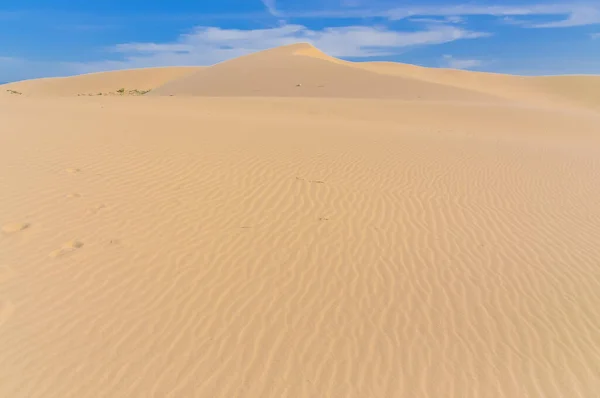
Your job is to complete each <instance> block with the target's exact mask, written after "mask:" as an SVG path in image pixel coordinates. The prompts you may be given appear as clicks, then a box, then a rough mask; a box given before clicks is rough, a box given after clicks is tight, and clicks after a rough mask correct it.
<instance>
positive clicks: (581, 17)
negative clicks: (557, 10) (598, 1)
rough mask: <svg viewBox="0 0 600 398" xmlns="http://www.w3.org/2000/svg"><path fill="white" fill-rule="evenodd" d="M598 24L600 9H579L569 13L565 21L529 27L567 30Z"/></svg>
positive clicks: (599, 21)
mask: <svg viewBox="0 0 600 398" xmlns="http://www.w3.org/2000/svg"><path fill="white" fill-rule="evenodd" d="M598 23H600V7H579V8H576V9H574V10H572V11H571V13H570V14H569V16H568V17H567V18H566V19H563V20H561V21H555V22H547V23H541V24H534V25H531V26H532V27H534V28H568V27H572V26H584V25H594V24H598Z"/></svg>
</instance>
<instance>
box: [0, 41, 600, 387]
mask: <svg viewBox="0 0 600 398" xmlns="http://www.w3.org/2000/svg"><path fill="white" fill-rule="evenodd" d="M289 50H290V48H289V47H288V48H284V49H280V50H274V51H273V52H267V53H261V54H259V55H257V56H256V57H253V56H249V57H246V58H243V59H239V60H237V61H235V62H239V64H237V65H238V66H239V65H244V66H245V67H248V74H249V76H252V77H253V78H255V79H258V78H259V77H260V78H261V79H265V81H264V82H263V85H262V86H261V87H263V88H265V87H266V88H268V89H269V90H270V91H268V92H269V93H271V94H270V95H280V96H281V95H284V94H286V93H288V92H290V95H291V92H292V91H293V90H296V87H295V86H293V87H291V88H290V89H289V90H291V91H288V89H287V88H285V89H284V88H281V86H278V85H275V84H272V81H271V80H268V79H267V76H269V74H268V73H266V74H265V73H264V71H265V70H269V68H272V67H273V66H272V65H273V64H268V65H266V66H261V64H260V63H261V62H265V61H266V60H271V61H272V62H273V63H274V64H276V65H283V66H285V68H288V69H285V68H284V70H283V71H282V73H281V75H280V76H279V77H277V76H275V77H274V79H275V81H276V82H279V83H281V84H283V83H285V84H288V83H292V82H294V81H293V80H292V79H291V77H290V76H292V75H293V74H294V73H297V72H298V65H302V67H303V68H304V67H305V68H306V74H305V75H303V76H304V77H305V80H304V82H305V84H303V85H302V86H301V87H300V88H299V89H304V88H307V91H309V90H313V89H312V88H311V84H317V83H318V82H323V81H324V82H325V84H326V85H330V86H331V87H338V88H339V90H340V91H336V92H334V90H333V89H332V91H330V92H329V93H331V95H332V96H333V94H336V93H337V96H338V97H337V98H292V97H288V98H268V97H267V98H233V97H227V95H239V96H243V95H245V94H244V93H246V94H247V93H248V92H249V91H248V90H249V89H251V88H252V87H254V86H253V84H254V83H252V84H251V83H246V82H244V81H243V80H235V79H237V78H234V72H235V73H238V72H239V70H238V69H237V68H236V67H235V65H236V64H235V63H234V61H231V63H229V62H228V63H223V64H219V65H217V66H215V67H214V69H213V67H211V68H208V69H207V70H205V71H202V73H203V72H208V71H211V70H212V71H211V72H209V73H212V74H213V75H211V76H213V77H214V78H215V79H216V77H219V79H225V78H228V76H231V79H233V80H232V82H230V83H227V82H226V81H219V82H217V83H218V85H220V86H218V85H217V83H215V85H208V83H209V82H208V80H203V79H205V78H204V77H201V76H202V75H201V73H197V74H193V75H189V77H187V78H183V79H185V80H187V79H189V81H188V83H189V84H190V85H191V86H193V89H194V90H197V89H198V88H199V87H201V86H200V85H195V84H196V83H202V85H204V84H207V85H208V86H204V87H211V90H212V89H214V90H217V89H218V87H221V88H222V89H223V90H225V89H227V90H225V91H224V94H223V95H222V96H220V97H219V98H208V97H203V96H192V97H189V96H184V95H180V94H176V96H175V97H168V96H167V97H164V96H161V95H155V96H150V95H147V96H143V97H115V96H93V97H88V96H83V97H77V96H75V97H73V96H67V94H61V93H67V92H68V91H67V90H64V89H63V88H60V86H61V84H63V83H65V82H68V83H69V84H68V86H70V85H72V86H73V87H75V86H76V84H71V80H69V79H70V78H67V79H64V80H58V82H60V84H59V83H56V86H55V88H53V89H52V90H49V91H42V90H41V89H40V91H39V93H41V92H44V93H46V94H44V95H42V94H40V95H36V94H25V95H16V94H8V93H6V92H5V94H3V95H2V96H1V97H0V120H2V127H3V128H2V130H0V192H1V195H0V353H2V361H1V362H0V397H11V398H42V397H43V398H71V397H73V398H75V397H77V398H83V397H90V398H91V397H94V398H95V397H127V398H131V397H133V398H137V397H140V398H141V397H144V398H146V397H250V398H252V397H257V398H258V397H261V398H265V397H277V398H280V397H311V398H312V397H340V398H363V397H394V398H395V397H399V398H403V397H407V398H408V397H410V398H412V397H457V398H458V397H460V398H464V397H473V398H481V397H490V398H491V397H493V398H497V397H500V398H502V397H506V398H525V397H544V398H564V397H583V398H588V397H595V396H597V394H598V391H599V390H600V375H599V373H598V364H599V363H600V346H599V345H598V343H597V342H598V341H600V265H599V262H598V259H600V246H599V245H598V241H600V232H599V231H600V202H599V201H598V198H599V197H600V184H598V179H599V178H600V149H599V148H600V113H598V112H595V111H593V110H590V109H591V106H592V105H593V104H594V101H595V100H594V97H593V95H591V96H590V93H589V92H587V91H586V90H587V85H585V84H584V83H583V82H587V81H591V80H590V79H588V78H587V77H586V78H581V79H582V80H580V78H571V77H568V78H548V80H545V79H546V78H540V79H539V80H536V81H539V82H540V83H539V84H540V87H542V88H539V90H540V91H535V90H536V89H535V88H534V87H532V86H530V85H529V84H530V83H526V84H525V83H524V87H526V89H524V91H526V93H527V94H522V95H521V94H518V93H516V92H513V93H512V94H503V92H502V90H501V88H502V87H501V86H502V84H500V82H501V80H502V79H504V78H505V79H508V80H511V79H512V78H511V77H501V76H500V77H494V76H487V75H479V74H477V75H473V74H470V73H469V72H456V71H437V72H439V74H438V77H435V76H434V77H435V79H438V80H435V79H434V77H432V76H429V75H428V74H429V73H431V74H434V71H430V70H426V71H425V72H422V73H420V72H419V69H418V68H417V69H413V68H412V67H408V66H402V65H379V64H378V65H366V64H365V65H362V66H361V67H366V68H371V67H376V68H379V69H383V68H388V67H389V68H392V69H393V68H399V69H398V70H402V69H404V70H406V71H405V72H403V74H401V76H399V79H400V80H398V81H402V82H404V83H405V84H406V86H404V87H408V88H410V90H408V91H407V92H406V93H401V94H397V95H398V97H399V99H390V98H389V97H391V96H392V93H391V91H385V90H384V88H383V86H381V87H379V86H378V87H379V88H378V89H377V90H374V89H373V88H369V85H370V84H373V85H377V84H380V82H383V81H386V82H388V81H390V79H396V78H397V77H394V76H390V75H391V74H394V73H398V72H397V71H395V70H394V71H391V72H390V71H382V70H379V71H366V70H360V69H359V68H358V67H356V66H348V65H346V64H345V63H344V61H339V60H335V59H334V60H331V59H329V58H328V57H327V56H326V55H324V54H322V53H319V52H318V51H315V50H313V49H311V48H309V47H306V46H298V47H296V48H295V49H294V53H296V52H298V51H299V52H298V53H296V54H295V55H290V52H289ZM291 57H296V58H297V59H299V60H300V61H298V62H300V64H297V63H296V60H295V59H296V58H294V60H293V61H292V60H290V58H291ZM232 63H234V65H233V66H231V65H232ZM288 72H293V73H288ZM417 72H419V73H417ZM130 73H131V75H132V76H133V75H135V73H134V72H133V71H132V72H130ZM142 73H146V72H142ZM186 73H187V72H186ZM338 73H339V74H341V75H343V76H352V77H353V78H355V79H357V80H356V81H354V82H353V83H352V84H351V85H350V86H341V83H342V82H341V80H339V79H338V77H337V76H336V74H338ZM102 76H104V77H107V79H106V81H104V80H103V79H102V78H101V77H102ZM114 76H116V75H111V74H104V75H96V76H95V77H94V78H97V79H98V81H97V82H96V83H94V84H97V85H96V86H94V87H100V86H102V87H107V88H108V87H111V85H112V84H114V83H112V82H111V81H112V80H111V79H112V78H113V77H114ZM373 76H375V77H373ZM443 76H447V77H444V78H443V79H442V77H443ZM460 76H464V87H465V89H462V88H461V87H460V81H459V77H460ZM108 77H111V78H110V79H108ZM82 78H83V79H85V77H82ZM496 78H497V79H499V80H497V81H495V82H494V79H496ZM75 79H76V78H75ZM311 79H312V80H311ZM321 79H325V80H321ZM328 79H331V80H328ZM379 79H382V80H379ZM470 79H472V80H470ZM515 79H517V78H515ZM572 79H575V80H572ZM525 80H527V82H529V79H525ZM183 81H184V80H181V81H178V79H175V80H173V83H172V84H171V83H169V84H167V85H165V86H164V87H162V88H160V89H157V90H156V91H157V92H158V94H161V93H165V94H166V93H167V92H168V91H169V90H174V91H173V92H177V93H179V89H180V87H181V89H183V86H182V85H181V84H182V82H183ZM330 81H331V82H332V83H331V84H329V82H330ZM515 81H516V80H515ZM121 82H122V81H121ZM476 82H480V83H481V85H483V84H484V83H485V82H487V83H485V84H489V87H492V86H494V85H497V86H494V88H493V89H492V88H488V89H485V90H483V88H481V87H479V85H480V84H479V83H476ZM226 83H227V84H226ZM258 83H260V82H258ZM279 83H278V84H279ZM404 83H403V84H404ZM571 83H573V84H571ZM579 83H581V85H578V84H579ZM27 84H31V85H32V86H31V87H33V86H35V82H30V83H27ZM44 84H45V83H44ZM53 84H54V83H53ZM338 84H339V85H338ZM511 84H514V85H515V86H514V87H515V89H516V87H517V83H511ZM123 85H124V86H126V87H129V85H126V84H123ZM132 85H133V83H132ZM194 85H195V86H194ZM240 85H241V86H240ZM454 85H457V86H458V87H455V86H454ZM306 86H308V87H306ZM90 87H91V86H90ZM148 87H150V86H148ZM148 87H147V88H148ZM59 88H60V89H59ZM363 88H364V90H365V91H364V92H361V90H362V89H363ZM543 89H544V90H545V89H548V90H555V92H557V93H558V94H557V96H556V97H552V98H555V101H554V102H553V101H552V100H551V99H550V98H551V97H548V98H546V100H545V102H544V101H542V99H543V98H542V97H539V96H538V95H541V94H538V93H542V92H543ZM316 90H317V88H314V91H316ZM477 90H483V91H480V92H478V91H477ZM511 90H512V89H511ZM527 90H531V91H527ZM73 92H74V91H73ZM417 92H419V93H424V94H423V95H425V97H426V98H427V99H432V100H431V101H425V100H419V101H417V100H414V101H413V100H412V98H413V96H414V94H415V93H417ZM507 92H508V91H507ZM195 93H196V91H193V90H192V92H190V94H195ZM216 93H217V94H218V91H216ZM361 93H362V94H361ZM381 93H384V94H385V95H382V94H381ZM505 93H506V92H505ZM58 94H60V95H58ZM182 94H183V93H182ZM263 94H264V92H263ZM490 94H491V95H490ZM48 95H50V97H47V96H48ZM319 95H321V94H319ZM452 95H455V96H456V97H452ZM513 95H514V97H513ZM258 96H260V95H257V97H258ZM322 96H323V97H325V96H326V95H322ZM344 96H346V97H347V98H343V97H344ZM361 96H362V97H361ZM373 96H376V97H378V98H369V97H373ZM386 96H388V97H386ZM383 97H386V98H387V99H383ZM476 98H480V99H479V100H476V102H473V101H474V100H475V99H476ZM496 98H501V99H502V100H497V99H496ZM586 101H589V102H586ZM533 104H534V105H535V106H531V105H533ZM565 104H566V105H568V106H565Z"/></svg>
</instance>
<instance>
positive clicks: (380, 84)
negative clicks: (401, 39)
mask: <svg viewBox="0 0 600 398" xmlns="http://www.w3.org/2000/svg"><path fill="white" fill-rule="evenodd" d="M151 95H187V96H214V97H216V96H233V97H247V96H256V97H341V98H394V99H405V100H417V99H421V100H454V101H487V102H490V101H496V100H497V99H496V98H494V97H493V96H491V95H488V94H486V93H479V92H474V91H470V90H465V89H462V88H460V87H451V86H447V85H443V84H438V83H432V82H425V81H422V80H417V79H413V78H410V77H408V78H407V77H402V76H388V75H383V74H378V73H372V72H371V71H368V70H363V69H360V68H355V67H352V66H351V65H348V64H347V63H346V62H344V61H340V60H336V59H335V58H332V57H329V56H327V55H325V54H323V53H321V52H320V51H318V50H316V49H315V48H314V47H312V46H310V45H308V44H297V45H291V46H285V47H280V48H275V49H271V50H267V51H261V52H258V53H255V54H251V55H247V56H244V57H239V58H236V59H233V60H230V61H226V62H222V63H220V64H217V65H213V66H211V67H209V68H205V69H203V70H201V71H198V72H196V73H194V74H192V75H189V76H186V77H183V78H181V79H176V80H173V81H171V82H168V83H166V84H165V85H163V86H162V87H159V88H157V89H156V90H153V92H152V93H151Z"/></svg>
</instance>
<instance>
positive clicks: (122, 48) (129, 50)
mask: <svg viewBox="0 0 600 398" xmlns="http://www.w3.org/2000/svg"><path fill="white" fill-rule="evenodd" d="M486 36H489V34H488V33H485V32H475V31H470V30H466V29H462V28H459V27H455V26H448V25H432V26H429V27H428V28H427V29H424V30H419V31H413V32H404V31H393V30H389V29H387V28H384V27H368V26H346V27H335V28H326V29H322V30H312V29H309V28H307V27H305V26H303V25H282V26H279V27H275V28H269V29H255V30H241V29H222V28H217V27H197V28H195V29H194V30H192V31H191V32H190V33H187V34H184V35H181V36H180V37H179V38H178V39H177V40H176V41H174V42H168V43H146V42H143V43H124V44H119V45H117V46H115V47H113V48H112V49H111V51H114V52H118V53H121V54H122V57H123V59H121V60H115V61H102V62H92V63H82V64H78V68H79V69H80V71H81V72H92V71H101V70H110V69H125V68H133V67H149V66H167V65H211V64H214V63H217V62H221V61H224V60H226V59H230V58H234V57H237V56H241V55H245V54H249V53H252V52H256V51H260V50H264V49H267V48H272V47H277V46H282V45H287V44H292V43H297V42H309V43H312V44H313V45H315V46H316V47H318V48H320V49H321V50H323V51H325V52H326V53H328V54H330V55H332V56H336V57H342V58H370V57H384V56H391V55H396V54H399V53H401V52H402V51H405V50H406V48H407V47H411V46H422V45H436V44H442V43H448V42H452V41H456V40H464V39H476V38H481V37H486Z"/></svg>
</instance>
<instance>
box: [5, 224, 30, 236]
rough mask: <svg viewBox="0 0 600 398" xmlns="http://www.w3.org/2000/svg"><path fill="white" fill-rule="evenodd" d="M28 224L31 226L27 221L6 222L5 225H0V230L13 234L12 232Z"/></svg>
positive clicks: (22, 228) (20, 229)
mask: <svg viewBox="0 0 600 398" xmlns="http://www.w3.org/2000/svg"><path fill="white" fill-rule="evenodd" d="M30 226H31V224H29V223H13V224H6V225H5V226H3V227H2V232H4V233H5V234H14V233H17V232H20V231H23V230H26V229H27V228H29V227H30Z"/></svg>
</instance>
